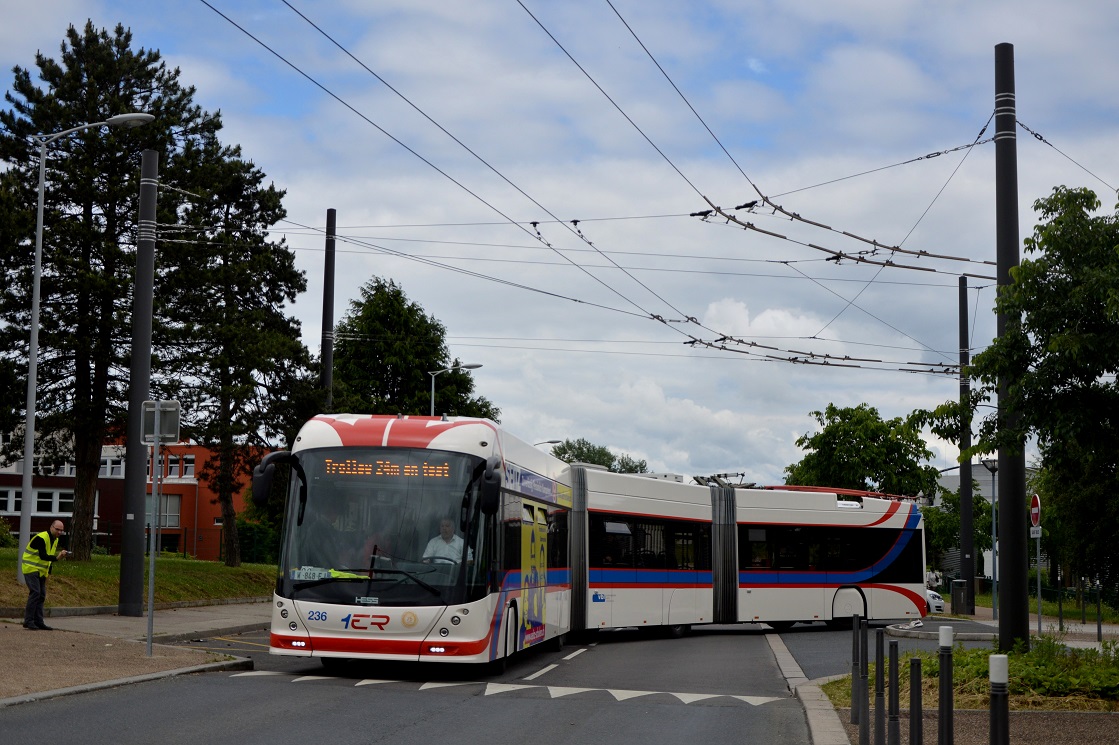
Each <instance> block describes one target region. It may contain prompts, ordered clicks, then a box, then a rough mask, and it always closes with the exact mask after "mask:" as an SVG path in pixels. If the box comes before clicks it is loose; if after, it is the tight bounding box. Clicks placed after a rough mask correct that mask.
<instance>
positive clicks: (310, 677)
mask: <svg viewBox="0 0 1119 745" xmlns="http://www.w3.org/2000/svg"><path fill="white" fill-rule="evenodd" d="M307 680H337V678H335V677H334V676H333V675H300V676H299V677H298V678H296V679H294V680H293V681H291V682H292V683H302V682H304V681H307Z"/></svg>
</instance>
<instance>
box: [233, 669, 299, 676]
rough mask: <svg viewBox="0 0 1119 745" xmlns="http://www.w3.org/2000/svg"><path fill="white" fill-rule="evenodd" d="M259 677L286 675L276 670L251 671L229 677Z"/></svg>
mask: <svg viewBox="0 0 1119 745" xmlns="http://www.w3.org/2000/svg"><path fill="white" fill-rule="evenodd" d="M261 675H287V673H281V672H277V671H276V670H253V671H251V672H247V673H234V674H233V675H231V676H229V677H231V678H252V677H259V676H261Z"/></svg>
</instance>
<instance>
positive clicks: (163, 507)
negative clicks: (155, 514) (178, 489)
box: [144, 494, 183, 528]
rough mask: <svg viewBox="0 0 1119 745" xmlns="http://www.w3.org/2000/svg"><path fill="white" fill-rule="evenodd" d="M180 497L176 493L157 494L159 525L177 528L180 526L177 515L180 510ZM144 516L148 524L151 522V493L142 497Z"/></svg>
mask: <svg viewBox="0 0 1119 745" xmlns="http://www.w3.org/2000/svg"><path fill="white" fill-rule="evenodd" d="M182 499H183V498H182V497H181V496H179V495H178V494H160V495H159V527H161V528H178V527H181V526H180V524H179V523H180V521H179V515H180V512H181V504H182ZM144 516H145V519H146V521H147V524H148V525H151V524H152V495H151V494H148V495H146V496H145V498H144Z"/></svg>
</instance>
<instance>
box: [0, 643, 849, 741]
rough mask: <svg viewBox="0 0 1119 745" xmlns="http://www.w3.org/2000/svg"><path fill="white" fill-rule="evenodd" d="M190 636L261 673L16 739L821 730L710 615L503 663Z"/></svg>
mask: <svg viewBox="0 0 1119 745" xmlns="http://www.w3.org/2000/svg"><path fill="white" fill-rule="evenodd" d="M832 633H838V632H832ZM796 635H797V633H796V632H795V631H794V632H793V633H792V634H786V635H784V636H785V638H790V637H793V636H796ZM839 636H842V635H841V634H840V635H839ZM843 638H849V637H843ZM187 644H189V645H190V646H196V647H204V648H208V649H214V650H215V651H224V652H229V653H232V654H238V655H248V656H251V657H253V659H254V662H255V670H254V671H253V672H251V673H240V674H237V673H228V672H226V673H208V674H201V675H192V676H185V677H180V678H170V679H165V680H160V681H155V682H151V683H142V684H137V685H132V686H128V687H126V688H120V689H111V690H104V691H97V692H93V693H88V694H83V695H81V696H70V697H65V698H59V699H53V700H49V701H43V702H39V703H37V704H36V705H35V706H27V707H13V708H11V709H8V710H6V711H3V712H0V728H2V730H3V732H4V740H5V741H10V742H31V741H34V739H35V738H38V737H40V736H41V734H42V732H43V731H45V730H44V726H46V727H47V731H50V732H51V734H52V738H59V737H60V738H63V739H74V738H80V741H81V742H82V743H83V744H85V743H88V744H89V745H97V744H99V743H112V745H119V743H122V742H124V743H132V742H140V741H156V742H161V743H177V742H183V743H187V742H189V743H192V745H197V744H199V743H217V742H222V743H226V742H235V743H237V745H256V744H257V743H269V745H274V744H275V743H276V742H354V743H382V742H383V743H390V742H391V743H394V745H407V744H408V743H424V744H425V745H428V744H430V743H432V742H440V743H442V742H448V741H452V740H453V741H456V742H460V743H465V744H466V745H490V744H491V743H510V744H512V743H516V744H517V745H523V743H525V742H526V741H529V742H541V743H568V742H570V743H586V742H594V741H605V742H609V743H611V744H612V745H614V744H617V745H651V744H653V743H672V745H678V744H679V743H687V742H703V743H740V742H743V741H756V742H774V743H786V744H788V745H807V743H808V742H809V738H808V731H807V726H806V723H805V719H804V713H803V709H802V707H801V705H800V703H799V702H798V701H797V700H796V699H795V698H794V697H793V696H792V695H791V694H790V692H789V691H788V689H787V687H786V684H785V681H784V679H783V677H782V676H781V673H780V671H779V669H778V668H777V666H776V663H775V661H774V657H773V653H772V652H771V651H770V648H769V644H768V642H767V641H766V639H765V631H764V628H763V627H757V628H755V627H749V626H747V627H709V628H704V629H702V630H699V631H697V632H696V633H694V634H692V635H691V636H688V637H685V638H683V639H663V638H655V637H650V636H648V635H645V634H639V633H637V632H614V633H609V634H602V635H600V636H599V637H598V638H597V640H595V641H594V642H593V643H591V644H580V645H569V646H568V647H566V648H565V649H563V650H562V651H560V652H547V653H541V652H535V651H532V652H529V653H526V654H524V655H521V656H519V657H518V658H515V659H514V660H513V661H512V662H511V663H510V665H509V666H508V668H507V669H506V670H505V672H503V673H501V674H497V675H485V674H481V675H480V674H479V671H478V670H476V669H473V668H463V667H455V666H446V667H430V666H423V667H416V666H401V665H385V664H351V665H346V666H343V667H342V668H340V669H337V670H332V671H330V672H329V673H327V671H325V670H324V669H323V667H322V665H321V664H320V663H319V662H318V661H317V660H306V659H298V658H283V657H275V656H271V655H268V654H267V642H266V636H265V634H264V633H262V632H261V633H247V634H241V635H237V636H231V637H224V638H223V637H219V638H213V639H205V640H199V641H194V642H187ZM832 647H839V648H843V647H844V645H842V644H833V645H832ZM847 648H848V649H849V644H848V647H847ZM848 654H849V652H848ZM836 664H837V665H838V664H840V663H839V662H837V663H836ZM747 735H748V736H747Z"/></svg>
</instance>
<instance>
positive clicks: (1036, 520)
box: [1030, 494, 1041, 528]
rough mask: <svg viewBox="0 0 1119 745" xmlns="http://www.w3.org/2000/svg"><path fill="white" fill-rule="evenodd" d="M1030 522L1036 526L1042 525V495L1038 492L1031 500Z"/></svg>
mask: <svg viewBox="0 0 1119 745" xmlns="http://www.w3.org/2000/svg"><path fill="white" fill-rule="evenodd" d="M1030 524H1031V525H1033V526H1034V527H1035V528H1036V527H1037V526H1038V525H1041V497H1039V496H1038V495H1036V494H1035V495H1034V498H1033V499H1031V500H1030Z"/></svg>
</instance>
